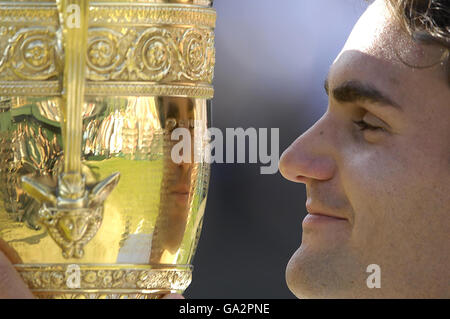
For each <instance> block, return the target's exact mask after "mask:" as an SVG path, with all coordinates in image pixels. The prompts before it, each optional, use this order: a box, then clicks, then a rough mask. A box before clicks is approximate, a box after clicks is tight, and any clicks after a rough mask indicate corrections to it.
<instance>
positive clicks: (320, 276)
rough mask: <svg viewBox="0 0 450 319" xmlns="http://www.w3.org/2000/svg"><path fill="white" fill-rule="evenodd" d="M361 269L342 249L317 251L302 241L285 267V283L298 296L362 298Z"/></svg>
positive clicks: (302, 297)
mask: <svg viewBox="0 0 450 319" xmlns="http://www.w3.org/2000/svg"><path fill="white" fill-rule="evenodd" d="M364 270H365V268H363V266H362V265H361V264H360V263H358V262H357V260H355V259H354V258H352V254H351V253H349V252H348V251H347V252H346V251H344V249H339V250H337V249H334V250H332V251H323V250H322V251H317V250H315V249H310V247H308V246H307V245H304V244H302V246H300V248H299V249H298V250H297V251H296V252H295V253H294V255H293V256H292V257H291V259H290V260H289V263H288V265H287V267H286V283H287V286H288V287H289V289H290V290H291V292H292V293H293V294H294V295H295V296H296V297H297V298H300V299H329V298H365V297H366V296H364V295H362V294H361V293H363V290H364V289H366V290H367V288H366V276H365V275H366V273H365V272H364Z"/></svg>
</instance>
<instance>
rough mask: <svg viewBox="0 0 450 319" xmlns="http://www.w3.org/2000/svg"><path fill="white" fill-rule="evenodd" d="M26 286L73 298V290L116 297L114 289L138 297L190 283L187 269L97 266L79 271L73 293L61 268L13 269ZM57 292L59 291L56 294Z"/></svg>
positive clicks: (84, 267)
mask: <svg viewBox="0 0 450 319" xmlns="http://www.w3.org/2000/svg"><path fill="white" fill-rule="evenodd" d="M16 269H17V270H18V272H19V274H20V275H21V276H22V278H23V280H24V281H25V283H26V284H27V285H28V287H29V288H30V289H31V290H36V289H38V290H39V291H41V292H43V293H45V291H52V292H53V294H57V293H58V294H66V293H68V294H74V293H75V291H74V292H68V291H67V290H76V293H78V294H82V293H83V291H84V290H92V289H94V290H96V291H98V293H99V294H103V293H102V290H104V291H105V292H107V294H106V295H109V294H117V293H115V292H114V290H115V289H122V290H123V289H127V290H131V291H134V292H135V293H139V292H140V291H141V290H167V291H170V290H177V291H183V290H185V289H186V288H187V287H188V286H189V284H190V283H191V280H192V275H191V270H190V269H176V268H175V267H174V268H169V269H133V268H127V267H123V266H122V267H121V266H120V265H117V266H110V267H104V268H101V267H99V266H96V267H89V266H81V267H80V287H79V288H76V289H73V288H70V287H68V285H67V282H68V278H69V276H70V273H68V272H66V267H65V266H64V265H51V266H37V267H32V266H29V265H27V266H25V267H16ZM58 290H61V291H60V292H58Z"/></svg>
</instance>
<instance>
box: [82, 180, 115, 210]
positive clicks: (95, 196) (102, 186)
mask: <svg viewBox="0 0 450 319" xmlns="http://www.w3.org/2000/svg"><path fill="white" fill-rule="evenodd" d="M119 179H120V173H118V172H117V173H114V174H112V175H111V176H109V177H107V178H105V179H104V180H103V181H101V182H100V183H98V184H97V185H95V186H94V188H93V189H92V190H91V192H90V194H89V203H88V206H89V207H93V206H97V205H100V204H102V203H103V202H104V201H105V200H106V198H107V197H108V196H109V194H110V193H111V192H112V191H113V190H114V188H115V187H116V186H117V184H118V183H119Z"/></svg>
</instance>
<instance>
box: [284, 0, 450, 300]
mask: <svg viewBox="0 0 450 319" xmlns="http://www.w3.org/2000/svg"><path fill="white" fill-rule="evenodd" d="M444 52H445V51H444V50H443V48H442V47H439V46H430V45H427V46H425V45H423V44H419V43H417V42H414V41H413V40H412V38H411V36H410V35H408V34H407V33H406V32H404V31H403V30H402V29H401V27H400V26H399V25H398V24H397V22H396V20H395V19H394V18H393V17H392V16H391V15H390V12H389V10H388V8H387V7H386V6H385V3H384V2H383V1H380V0H378V1H375V2H374V3H373V4H372V5H371V6H370V7H369V8H368V9H367V11H366V12H365V13H364V14H363V16H362V17H361V18H360V20H359V21H358V23H357V24H356V25H355V27H354V29H353V31H352V33H351V35H350V37H349V39H348V41H347V43H346V44H345V46H344V48H343V50H342V51H341V53H340V54H339V56H338V57H337V58H336V60H335V62H334V63H333V65H332V66H331V68H330V72H329V75H328V81H327V91H328V94H329V104H328V109H327V111H326V113H325V114H324V115H323V116H322V117H321V118H320V119H319V120H318V121H317V123H315V125H314V126H312V127H311V128H310V129H309V130H308V131H307V132H305V133H304V134H303V135H301V136H300V137H299V138H297V139H296V140H295V141H294V142H293V143H292V145H291V146H290V147H289V148H288V149H287V150H286V151H285V152H284V154H283V155H282V157H281V160H280V171H281V173H282V175H283V176H284V177H285V178H286V179H288V180H290V181H293V182H296V183H304V184H305V185H306V191H307V202H306V207H307V210H308V212H309V213H310V214H309V215H307V217H306V218H305V220H304V221H303V234H302V243H301V246H300V247H299V248H298V250H297V251H296V252H295V253H294V255H293V256H292V257H291V260H290V261H289V263H288V266H287V269H286V280H287V284H288V286H289V288H290V290H291V291H292V292H293V293H294V294H295V295H296V296H297V297H298V298H438V297H440V298H449V297H450V289H449V287H450V282H449V278H450V267H449V262H450V249H449V248H448V242H449V239H450V236H449V229H450V218H449V214H450V196H449V195H448V194H450V145H449V141H450V124H449V121H448V119H449V118H450V105H449V101H450V89H449V88H450V86H449V83H448V82H447V74H446V71H445V70H446V67H447V65H445V64H438V65H436V66H434V67H431V68H425V69H417V68H411V67H410V66H408V65H406V64H405V63H404V62H405V61H406V62H407V63H408V64H414V65H420V66H426V65H431V64H433V63H434V62H435V61H437V60H439V58H440V57H441V56H442V54H443V53H444ZM375 90H377V91H375ZM360 95H362V96H363V97H361V98H358V97H359V96H360ZM390 104H393V105H390ZM361 121H364V122H366V124H362V123H359V124H355V123H354V122H361ZM367 124H369V125H371V126H373V127H370V126H369V127H367ZM311 213H312V214H323V215H332V216H335V217H339V218H341V219H332V218H322V219H317V218H314V216H312V215H311ZM311 217H313V218H311ZM370 264H377V265H379V266H380V269H381V288H373V289H369V288H368V286H367V284H366V280H367V278H368V276H369V275H370V274H371V273H368V272H366V269H367V266H368V265H370Z"/></svg>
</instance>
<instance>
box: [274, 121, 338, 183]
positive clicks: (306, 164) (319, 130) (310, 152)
mask: <svg viewBox="0 0 450 319" xmlns="http://www.w3.org/2000/svg"><path fill="white" fill-rule="evenodd" d="M324 124H325V123H324V118H322V119H321V120H319V121H318V122H317V123H316V124H315V125H314V126H312V127H311V128H310V129H309V130H308V131H306V132H305V133H304V134H302V135H301V136H300V137H298V138H297V139H296V140H295V141H294V142H293V143H292V144H291V145H290V146H289V147H288V148H287V149H286V150H285V151H284V152H283V154H282V155H281V158H280V163H279V169H280V172H281V174H282V175H283V177H284V178H286V179H287V180H290V181H292V182H295V183H304V184H308V183H310V182H311V181H313V180H319V181H325V180H329V179H331V178H332V177H333V175H334V174H335V170H336V163H335V160H334V158H333V155H332V154H333V152H332V147H333V146H332V145H333V143H332V139H333V137H332V134H333V133H332V132H331V130H327V128H326V127H325V125H324Z"/></svg>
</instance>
